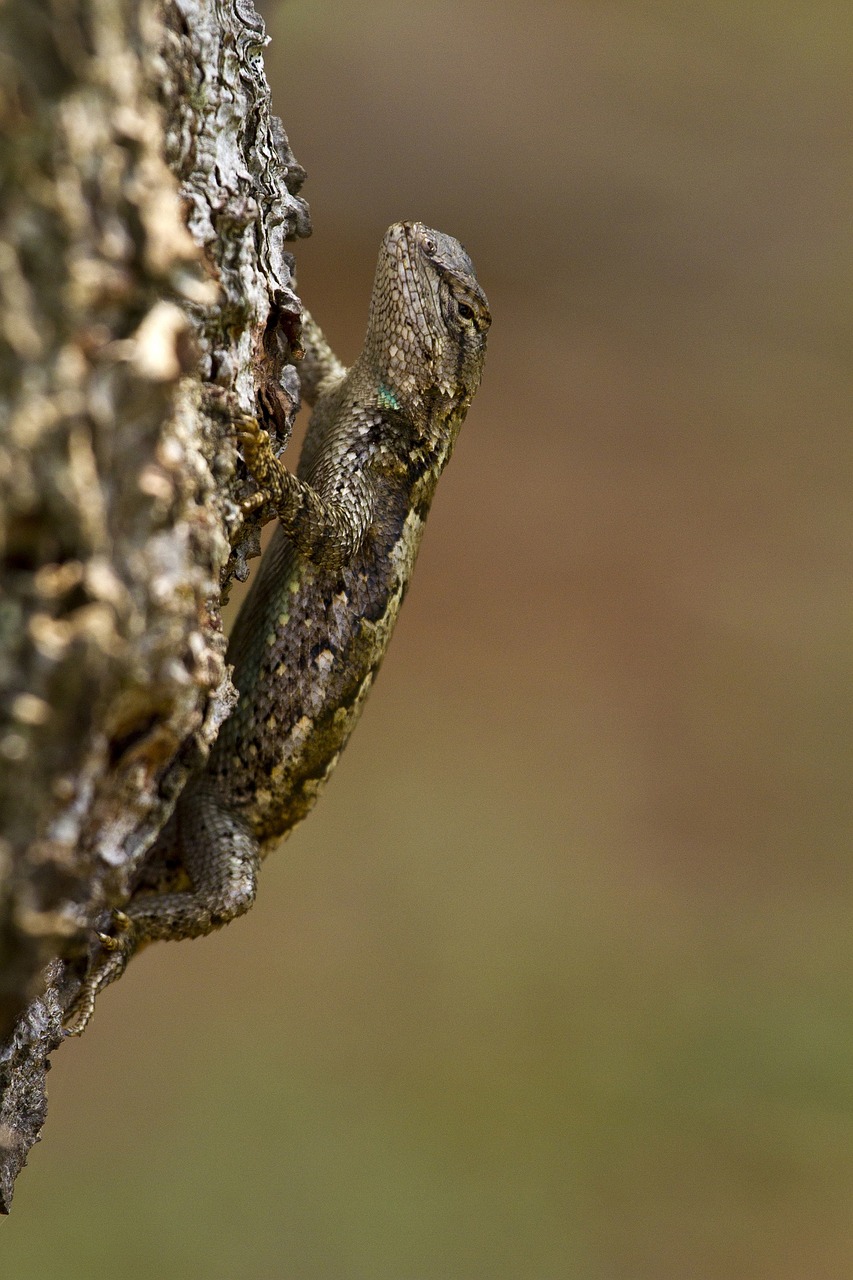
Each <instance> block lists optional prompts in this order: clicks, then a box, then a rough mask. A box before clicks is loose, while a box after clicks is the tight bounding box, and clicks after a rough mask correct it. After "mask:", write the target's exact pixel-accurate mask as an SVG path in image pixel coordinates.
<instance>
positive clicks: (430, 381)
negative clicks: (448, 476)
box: [66, 222, 491, 1035]
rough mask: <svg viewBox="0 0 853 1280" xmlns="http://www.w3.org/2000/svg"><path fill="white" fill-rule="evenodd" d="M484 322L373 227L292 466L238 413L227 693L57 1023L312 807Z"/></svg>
mask: <svg viewBox="0 0 853 1280" xmlns="http://www.w3.org/2000/svg"><path fill="white" fill-rule="evenodd" d="M490 322H491V316H490V312H489V305H488V302H487V300H486V296H485V294H484V292H483V290H482V288H481V287H480V285H479V283H478V281H477V278H476V275H475V272H474V267H473V264H472V262H471V259H470V258H469V257H468V255H467V253H466V252H465V250H464V249H463V247H462V245H461V244H460V243H459V242H458V241H457V240H455V239H453V237H451V236H449V235H445V234H443V233H441V232H439V231H433V230H431V229H430V228H428V227H426V226H424V225H423V224H422V223H419V222H399V223H395V224H394V225H393V226H392V227H390V228H389V230H388V231H387V232H386V234H385V237H384V239H383V242H382V246H381V249H380V253H379V261H378V265H377V269H376V276H375V280H374V285H373V293H372V296H371V303H370V314H369V320H368V326H367V334H366V337H365V341H364V346H363V349H362V351H361V353H360V355H359V356H358V358H357V359H356V361H355V363H354V364H353V366H352V367H351V368H350V369H349V370H347V369H346V368H345V367H344V365H343V364H342V363H341V362H340V361H339V360H338V359H337V357H336V356H335V355H334V353H333V352H332V350H331V347H330V346H329V344H328V342H327V341H326V339H325V337H324V336H323V334H322V332H321V330H320V329H319V328H318V326H317V325H316V323H315V322H314V320H313V319H312V318H311V317H310V315H308V313H305V315H304V317H303V327H302V344H303V348H304V354H303V358H302V361H301V362H300V366H299V377H300V385H301V391H302V396H303V399H305V400H306V401H307V402H308V403H309V404H311V405H313V413H312V415H311V418H310V421H309V425H308V430H307V433H306V437H305V443H304V445H303V448H302V452H301V455H300V459H299V463H298V466H297V469H296V472H295V474H294V473H292V472H291V471H289V470H288V469H287V468H286V466H285V465H284V464H283V463H282V462H281V461H280V460H279V459H278V458H277V457H276V455H275V453H274V452H273V449H272V445H271V442H270V438H269V436H268V434H267V433H266V432H265V431H264V430H263V429H262V428H261V426H260V424H259V423H258V421H257V419H251V418H244V419H241V420H239V422H237V423H235V430H236V434H237V437H238V440H239V442H240V444H241V445H242V450H243V457H244V461H245V463H246V467H247V470H248V471H249V473H250V475H251V476H252V477H253V479H254V481H255V482H256V485H257V492H256V493H255V494H253V495H251V496H250V497H249V498H248V499H246V500H245V501H244V503H243V504H242V505H243V510H244V513H246V514H248V513H249V512H251V511H253V510H259V509H261V508H263V509H264V510H265V511H266V512H272V513H274V514H275V515H277V516H278V520H279V524H278V527H277V529H276V530H275V533H274V535H273V537H272V540H271V542H270V545H269V547H268V549H267V551H266V552H265V554H264V556H263V558H262V561H261V564H260V567H259V570H258V572H257V574H256V576H255V580H254V582H253V584H252V586H251V588H250V590H249V593H248V595H247V597H246V599H245V601H244V603H243V606H242V608H241V610H240V612H239V615H238V618H237V621H236V623H235V625H234V629H233V632H232V635H231V637H230V640H229V646H228V651H227V657H226V661H227V662H228V663H230V664H233V675H232V679H233V682H234V685H235V687H236V690H237V693H238V699H237V705H236V708H235V710H234V711H233V712H232V714H231V715H230V717H229V718H228V719H226V720H225V722H224V724H223V725H222V727H221V729H220V731H219V734H218V737H217V739H216V741H215V743H214V745H213V748H212V750H211V753H210V756H209V757H208V760H207V763H206V765H205V767H204V769H203V770H202V771H201V772H200V773H198V774H197V775H195V776H194V777H191V778H190V780H189V781H188V783H187V785H186V786H185V788H184V790H183V792H182V793H181V795H180V796H179V798H178V802H177V805H176V807H175V810H174V812H173V814H172V816H171V818H170V819H169V821H168V822H167V824H166V826H165V827H164V828H163V831H162V832H161V833H160V836H159V837H158V839H157V841H156V842H155V844H154V845H153V846H152V848H151V849H150V850H149V852H148V854H147V855H146V856H145V860H144V861H143V864H142V867H141V870H140V872H139V873H138V876H137V879H136V883H135V887H134V889H133V891H132V893H131V896H130V899H129V901H128V903H127V904H126V905H125V907H124V909H123V910H121V911H119V910H114V911H113V912H112V914H111V920H110V923H109V924H108V925H106V926H105V927H104V930H101V931H98V932H97V941H96V945H95V948H94V952H93V957H92V959H91V960H90V962H89V967H88V971H87V973H86V976H85V977H84V979H83V982H82V985H81V988H80V992H79V994H78V996H77V998H76V1000H75V1002H74V1004H73V1005H72V1006H71V1008H70V1010H69V1013H68V1015H67V1019H66V1034H69V1035H78V1034H79V1033H80V1032H81V1031H82V1030H83V1028H84V1027H85V1026H86V1024H87V1023H88V1021H89V1019H90V1018H91V1016H92V1013H93V1010H94V1006H95V999H96V996H97V995H98V994H99V992H100V991H101V990H102V989H103V988H104V987H105V986H107V985H108V984H109V983H110V982H113V981H114V980H115V979H116V978H118V977H119V976H120V974H121V973H122V972H123V971H124V969H125V967H126V965H127V963H128V961H129V959H130V958H131V956H132V955H133V954H134V952H135V951H136V950H137V949H138V948H139V947H140V946H141V945H143V944H145V943H148V942H150V941H153V940H155V939H182V938H193V937H199V936H201V935H203V934H207V933H209V932H211V931H212V930H213V929H216V928H218V927H220V926H222V925H224V924H226V923H227V922H229V921H230V920H232V919H234V918H235V917H236V916H238V915H241V914H242V913H243V912H245V911H247V910H248V909H249V908H250V907H251V905H252V903H253V901H254V899H255V894H256V891H257V880H258V871H259V866H260V862H261V860H262V859H263V858H264V857H265V856H266V854H267V853H269V852H270V850H271V849H272V848H274V847H275V846H277V845H278V844H279V843H281V841H282V840H283V839H284V838H286V837H287V836H288V835H289V834H290V833H291V831H292V830H293V829H294V828H295V827H296V826H297V824H298V823H300V822H301V821H302V820H303V818H305V816H306V815H307V814H308V812H309V811H310V810H311V809H312V807H313V806H314V804H315V802H316V800H317V797H318V794H319V792H320V790H321V788H322V787H323V785H324V783H325V782H326V781H327V779H328V777H329V775H330V774H331V772H332V770H333V769H334V767H335V765H336V763H337V761H338V758H339V756H340V753H341V751H342V750H343V747H344V746H345V744H346V742H347V740H348V738H349V736H350V734H351V732H352V730H353V727H354V725H355V723H356V721H357V719H358V716H359V714H360V712H361V709H362V707H363V705H364V700H365V698H366V696H367V693H368V691H369V689H370V687H371V685H372V683H373V679H374V677H375V675H376V672H377V669H378V667H379V664H380V663H381V661H382V658H383V656H384V654H385V650H386V648H387V646H388V642H389V640H390V637H391V633H392V631H393V628H394V624H395V622H396V619H397V615H398V613H399V611H400V606H401V604H402V602H403V597H404V596H405V593H406V589H407V587H408V584H409V581H410V578H411V575H412V570H413V568H414V563H415V558H416V556H417V552H418V547H419V545H420V541H421V535H422V533H423V529H424V521H425V519H426V516H427V512H428V510H429V507H430V503H431V501H432V498H433V495H434V493H435V489H436V485H437V483H438V479H439V476H440V475H441V473H442V471H443V469H444V467H445V465H446V463H447V461H448V459H449V458H450V454H451V451H452V449H453V446H454V443H455V440H456V438H457V435H458V432H459V428H460V426H461V424H462V421H463V419H464V417H465V415H466V413H467V410H468V407H469V405H470V403H471V400H472V398H473V396H474V393H475V392H476V390H477V387H478V386H479V383H480V379H481V375H482V369H483V360H484V357H485V349H486V333H487V330H488V328H489V324H490Z"/></svg>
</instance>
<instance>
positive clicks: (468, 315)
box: [456, 302, 474, 320]
mask: <svg viewBox="0 0 853 1280" xmlns="http://www.w3.org/2000/svg"><path fill="white" fill-rule="evenodd" d="M456 310H457V311H458V312H459V318H460V319H461V320H473V319H474V308H473V307H469V306H468V303H467V302H460V303H459V304H458V306H457V308H456Z"/></svg>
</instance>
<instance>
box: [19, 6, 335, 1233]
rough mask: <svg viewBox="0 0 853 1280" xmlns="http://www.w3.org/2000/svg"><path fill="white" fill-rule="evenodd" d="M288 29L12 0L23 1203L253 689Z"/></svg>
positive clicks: (283, 414) (289, 309)
mask: <svg viewBox="0 0 853 1280" xmlns="http://www.w3.org/2000/svg"><path fill="white" fill-rule="evenodd" d="M265 42H266V37H265V35H264V29H263V24H262V23H261V20H260V19H259V17H258V15H257V14H256V13H255V10H254V8H253V6H252V3H251V0H167V3H165V4H164V5H162V6H161V5H159V4H157V3H156V2H155V0H7V3H6V4H5V6H3V7H2V8H0V64H2V66H0V86H2V87H0V116H2V121H0V124H2V128H0V136H2V142H0V165H2V170H0V292H2V298H0V413H2V426H1V427H0V555H1V556H2V585H0V1046H3V1047H2V1048H0V1210H2V1211H4V1212H8V1208H9V1204H10V1201H11V1197H12V1189H13V1184H14V1179H15V1177H16V1175H17V1173H18V1172H19V1170H20V1168H21V1167H22V1166H23V1164H24V1162H25V1160H26V1154H27V1151H28V1150H29V1148H30V1146H31V1145H32V1143H33V1142H34V1141H36V1139H37V1138H38V1135H39V1130H40V1128H41V1126H42V1124H43V1122H44V1118H45V1094H44V1077H45V1071H46V1069H47V1065H48V1063H47V1058H48V1054H49V1053H50V1052H52V1051H53V1050H54V1049H55V1048H56V1047H57V1046H58V1044H59V1043H60V1041H61V1026H60V1024H61V1017H62V1012H63V1010H64V1009H65V1008H67V1007H68V1005H69V1004H70V1003H71V1002H72V1000H73V998H74V995H75V993H76V991H77V988H78V987H79V983H80V978H81V974H82V972H83V970H84V967H85V959H86V954H87V949H88V946H89V944H90V939H91V936H92V934H91V930H92V927H93V924H94V922H95V921H96V920H97V918H98V916H99V915H100V914H101V913H102V912H103V911H104V909H105V908H108V907H111V906H115V905H119V904H121V903H122V902H124V901H126V899H127V895H128V886H129V883H130V880H131V877H132V875H133V872H134V870H135V868H136V867H137V866H138V864H139V861H140V859H141V857H142V856H143V854H144V853H145V850H146V849H147V848H148V847H149V845H150V844H151V843H152V841H153V840H154V839H155V837H156V835H157V833H158V832H159V830H160V828H161V827H162V825H163V823H164V822H165V820H166V819H167V817H168V815H169V813H170V812H171V810H172V808H173V806H174V803H175V799H176V797H177V795H178V794H179V792H180V790H181V787H182V786H183V784H184V781H185V779H186V777H187V775H188V773H189V771H190V770H191V769H193V768H195V767H196V766H197V765H199V764H200V763H201V762H202V761H203V760H204V758H205V757H206V755H207V753H208V751H209V749H210V745H211V742H212V741H213V739H214V738H215V736H216V732H217V728H218V726H219V724H220V723H221V722H222V719H223V718H224V717H225V716H226V715H227V714H228V712H229V710H230V708H231V706H232V705H233V697H234V694H233V689H232V686H231V683H230V680H229V677H228V672H227V671H226V668H225V663H224V652H225V642H224V639H223V634H222V624H221V616H220V607H221V604H222V601H223V598H224V593H225V592H227V589H228V585H229V583H230V581H231V579H232V577H233V576H235V575H236V576H237V577H238V578H241V579H242V578H244V577H245V576H246V574H247V571H248V570H247V564H246V561H247V557H249V556H250V555H252V554H256V553H257V550H258V529H257V527H256V526H254V527H253V526H247V527H243V526H242V525H241V516H240V513H239V508H238V505H237V504H238V502H239V499H240V497H241V496H243V495H244V494H245V493H247V492H249V490H250V486H249V485H248V483H247V482H246V476H245V472H244V470H243V468H242V464H241V463H239V461H238V458H237V452H236V449H235V446H234V444H233V441H232V437H231V431H230V423H231V421H232V420H233V418H234V417H235V416H236V415H240V414H252V415H254V414H258V413H262V414H263V416H264V421H265V424H266V425H267V426H268V427H269V428H270V430H271V431H273V432H274V433H277V435H278V439H279V443H280V444H281V446H282V447H283V446H284V445H285V444H286V442H287V439H288V436H289V434H290V430H291V426H292V421H293V416H294V414H295V411H296V409H297V407H298V398H299V397H298V383H297V378H296V372H295V369H294V367H293V364H292V357H293V355H294V353H295V352H296V349H297V341H298V334H299V317H300V305H299V301H298V299H297V297H296V295H295V294H294V292H293V288H292V274H291V273H292V261H291V259H290V256H289V255H288V254H287V253H286V252H285V240H287V239H292V238H293V237H295V236H298V235H307V234H308V233H309V231H310V225H309V219H308V211H307V207H306V206H305V204H304V202H303V201H302V200H301V199H300V198H299V197H298V195H297V192H298V190H299V186H300V184H301V181H302V179H303V177H304V174H303V172H302V170H301V169H300V168H299V166H298V165H297V164H296V162H295V161H294V158H293V155H292V153H291V151H290V147H289V144H288V141H287V138H286V136H285V134H284V130H283V129H282V126H281V123H280V121H279V120H278V119H276V118H275V117H274V116H271V115H270V110H269V88H268V86H267V82H266V77H265V74H264V68H263V62H262V58H261V50H262V48H263V46H264V44H265ZM232 544H233V545H232Z"/></svg>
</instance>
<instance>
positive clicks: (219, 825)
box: [64, 778, 260, 1035]
mask: <svg viewBox="0 0 853 1280" xmlns="http://www.w3.org/2000/svg"><path fill="white" fill-rule="evenodd" d="M167 830H168V831H169V832H170V833H171V834H172V836H173V837H176V839H177V848H178V850H179V852H180V860H181V863H182V869H183V871H184V872H185V878H186V880H188V887H187V888H186V889H183V888H182V889H178V890H176V891H173V892H160V893H158V892H151V891H148V890H147V886H146V891H144V892H140V893H138V894H136V895H135V896H134V897H133V898H131V900H130V902H129V903H128V904H127V906H126V908H125V910H124V911H123V912H114V913H113V917H112V928H113V932H112V933H106V932H103V933H102V932H99V933H98V935H97V937H98V942H99V944H100V945H99V947H98V949H97V952H96V954H95V957H94V959H93V961H92V963H91V964H90V967H89V972H88V973H87V975H86V977H85V978H84V980H83V984H82V986H81V988H80V992H79V994H78V996H77V998H76V1000H75V1001H74V1004H73V1005H72V1006H71V1008H70V1009H69V1011H68V1015H67V1021H66V1025H65V1028H64V1030H65V1034H66V1035H80V1033H81V1032H82V1031H83V1029H84V1028H85V1026H86V1024H87V1023H88V1022H89V1019H90V1018H91V1016H92V1013H93V1011H94V1007H95V999H96V997H97V995H98V993H99V992H101V991H102V990H103V989H104V987H106V986H109V984H110V983H111V982H115V980H116V979H117V978H119V977H120V976H121V974H122V973H123V972H124V970H125V968H126V967H127V963H128V961H129V960H130V958H131V956H132V955H133V954H134V952H135V951H136V950H137V949H138V948H139V947H140V946H142V945H144V944H145V943H147V942H153V941H155V940H156V939H164V940H168V941H179V940H181V939H182V938H198V937H201V936H202V935H203V934H206V933H211V932H212V931H213V930H214V929H218V928H219V927H220V926H221V925H223V924H227V923H228V921H229V920H233V919H234V918H235V917H236V916H238V915H242V914H243V913H244V912H245V911H248V910H249V908H250V907H251V905H252V903H253V902H254V900H255V895H256V892H257V882H258V868H259V866H260V849H259V846H258V842H257V840H256V838H255V836H254V834H253V833H252V831H251V830H250V829H249V827H248V825H247V824H246V823H245V822H244V821H243V820H242V819H241V818H240V817H239V815H236V814H235V813H234V812H233V811H232V810H229V809H227V808H224V807H223V806H222V805H221V803H220V801H219V797H218V795H217V794H216V792H215V790H214V789H213V787H212V785H211V783H210V782H209V781H208V780H206V779H205V778H201V779H199V780H198V781H197V782H196V783H195V784H194V783H190V784H189V786H188V787H187V790H186V791H185V792H184V794H183V795H182V796H181V799H180V801H179V804H178V809H177V811H176V813H175V815H174V816H173V818H172V821H171V822H170V823H169V824H168V828H167ZM164 834H165V832H164ZM153 852H154V853H155V854H156V852H157V846H156V845H155V846H154V850H153Z"/></svg>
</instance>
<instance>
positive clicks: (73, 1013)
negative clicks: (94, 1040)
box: [62, 910, 137, 1036]
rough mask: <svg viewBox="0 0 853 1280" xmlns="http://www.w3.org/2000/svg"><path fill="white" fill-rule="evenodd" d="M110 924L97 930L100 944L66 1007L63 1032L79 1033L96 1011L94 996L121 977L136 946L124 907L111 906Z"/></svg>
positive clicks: (133, 932)
mask: <svg viewBox="0 0 853 1280" xmlns="http://www.w3.org/2000/svg"><path fill="white" fill-rule="evenodd" d="M111 926H112V929H113V932H112V933H106V932H102V931H101V930H97V931H96V934H95V937H96V938H97V940H98V943H99V948H98V951H97V952H96V953H95V955H94V957H93V958H92V959H91V960H90V962H89V970H88V972H87V974H86V977H85V978H84V979H83V982H82V984H81V986H80V990H79V991H78V992H77V995H76V997H75V999H74V1002H73V1004H71V1006H70V1007H69V1008H68V1010H67V1011H66V1014H65V1018H64V1021H63V1028H62V1033H63V1035H65V1036H79V1035H81V1034H82V1032H83V1031H84V1030H85V1029H86V1027H87V1026H88V1024H89V1021H90V1019H91V1017H92V1014H93V1013H94V1011H95V998H96V996H97V995H98V993H99V992H101V991H103V989H104V987H108V986H109V985H110V983H111V982H115V980H116V978H120V977H121V975H122V974H123V973H124V971H125V969H126V968H127V962H128V960H129V959H130V957H131V956H132V955H133V952H134V951H135V950H136V942H137V940H136V937H135V930H134V927H133V921H132V920H131V918H130V916H128V915H127V914H126V913H125V912H124V911H119V910H114V911H113V912H112V913H111Z"/></svg>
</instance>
